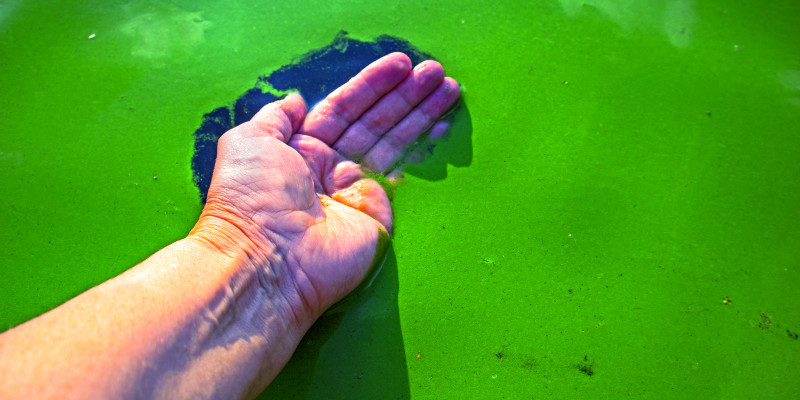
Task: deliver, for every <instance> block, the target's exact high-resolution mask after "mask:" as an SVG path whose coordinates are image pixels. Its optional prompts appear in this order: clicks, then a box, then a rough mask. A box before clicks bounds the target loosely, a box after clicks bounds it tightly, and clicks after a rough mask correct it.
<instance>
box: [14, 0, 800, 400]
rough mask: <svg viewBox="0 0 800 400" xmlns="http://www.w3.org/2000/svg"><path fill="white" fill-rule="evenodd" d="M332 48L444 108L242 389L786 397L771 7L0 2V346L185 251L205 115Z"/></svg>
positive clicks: (790, 101)
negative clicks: (406, 73) (317, 292)
mask: <svg viewBox="0 0 800 400" xmlns="http://www.w3.org/2000/svg"><path fill="white" fill-rule="evenodd" d="M341 31H346V32H347V37H349V38H352V39H353V40H359V41H365V42H368V41H372V40H374V39H375V38H378V37H380V36H381V35H390V36H392V37H396V38H401V39H403V40H406V41H408V42H409V43H411V44H413V45H414V46H416V48H418V49H420V50H421V51H423V52H426V53H429V54H431V55H433V56H435V57H436V58H437V59H438V60H439V61H440V62H441V63H442V64H443V65H444V66H445V68H446V70H447V72H448V74H449V75H450V76H453V77H454V78H456V79H457V80H458V81H459V82H461V84H462V85H463V86H462V90H463V92H464V95H463V102H462V107H461V109H460V110H459V111H458V112H457V113H456V114H454V125H453V129H452V132H451V135H452V136H451V137H450V139H448V140H447V141H445V142H443V143H439V144H438V145H437V146H436V147H435V149H434V150H433V155H432V156H431V157H429V158H428V160H427V161H425V162H424V163H422V164H418V165H414V166H411V167H409V169H408V170H409V171H408V173H407V176H406V179H405V181H404V183H403V184H402V185H401V187H400V188H398V189H397V190H396V191H395V193H394V201H393V206H394V210H395V215H396V232H395V236H394V239H393V245H392V247H391V248H390V253H389V256H388V258H387V262H386V264H385V265H384V267H383V270H382V272H381V274H380V275H379V276H378V277H377V279H376V281H375V282H374V284H373V285H372V286H370V287H369V288H368V289H366V290H365V291H363V292H362V293H359V295H358V296H355V297H354V298H353V299H352V300H351V301H350V302H349V303H347V304H346V305H345V306H343V307H341V308H340V309H338V310H337V311H336V312H333V313H330V314H328V315H326V316H325V317H323V318H322V319H321V320H320V321H318V323H317V325H315V327H314V328H312V330H311V331H310V332H309V334H308V335H307V336H306V338H305V339H304V341H303V342H302V343H301V344H300V347H299V348H298V350H297V352H296V354H295V356H294V357H293V359H292V360H291V361H290V363H289V365H288V366H287V367H286V369H285V370H284V371H283V373H282V374H281V375H280V376H279V377H278V378H277V379H276V380H275V382H274V383H273V385H272V386H271V387H270V388H268V390H267V391H266V392H265V394H264V395H263V397H264V398H299V399H300V398H302V399H305V398H324V399H336V398H343V399H344V398H347V399H353V398H355V399H371V398H412V399H443V398H444V399H462V398H471V399H497V398H508V399H529V398H541V397H545V398H597V397H601V398H623V397H630V398H642V397H646V398H659V399H662V398H676V399H685V398H712V399H714V398H719V399H722V398H724V399H737V398H743V399H745V398H759V399H781V398H797V397H798V396H800V365H798V362H797V360H798V359H800V340H798V333H800V291H798V290H797V286H798V284H800V224H798V221H800V3H797V2H793V1H775V2H769V3H761V2H748V1H734V2H731V1H706V2H699V1H697V2H695V1H691V0H653V1H632V0H618V1H601V0H588V1H578V0H550V1H539V2H489V1H479V0H475V1H468V2H413V3H397V2H389V1H373V2H354V1H342V0H328V1H298V2H260V4H259V2H237V3H234V2H224V3H222V2H210V1H200V2H197V1H191V2H190V1H176V2H148V1H143V2H131V3H128V2H119V1H102V2H100V1H97V2H90V3H86V2H64V1H52V2H32V1H17V0H0V60H2V61H0V121H2V125H0V126H1V127H2V128H0V132H1V133H0V188H2V195H0V209H2V213H0V227H2V229H0V256H2V258H0V259H1V260H2V261H0V330H5V329H8V328H10V327H12V326H15V325H18V324H20V323H22V322H24V321H25V320H28V319H30V318H33V317H35V316H36V315H39V314H41V313H43V312H45V311H47V310H49V309H51V308H53V307H55V306H57V305H58V304H60V303H62V302H64V301H66V300H67V299H69V298H71V297H73V296H75V295H76V294H78V293H80V292H82V291H84V290H86V289H87V288H89V287H91V286H93V285H96V284H98V283H100V282H102V281H104V280H106V279H108V278H110V277H112V276H115V275H116V274H118V273H120V272H121V271H123V270H125V269H127V268H128V267H130V266H132V265H134V264H136V263H137V262H139V261H141V260H142V259H144V258H145V257H147V256H148V255H149V254H151V253H152V252H154V251H155V250H157V249H159V248H161V247H163V246H164V245H166V244H168V243H170V242H171V241H174V240H176V239H179V238H180V237H182V236H183V235H185V234H186V233H187V232H188V230H189V228H190V227H191V226H192V225H193V223H194V221H195V219H196V217H197V216H198V214H199V211H200V208H201V205H202V203H201V196H200V191H199V190H198V188H197V186H196V185H195V180H194V175H193V171H192V157H193V155H194V150H195V146H194V145H195V138H194V137H193V133H194V132H195V131H197V130H198V129H199V128H200V127H201V124H202V123H203V121H204V119H203V118H204V115H206V114H207V113H209V112H211V111H212V110H215V109H218V108H219V107H225V106H233V103H234V101H235V100H236V99H237V98H239V97H240V96H241V95H242V94H243V93H245V92H246V91H247V90H248V89H250V88H253V87H254V85H255V84H256V83H257V81H258V79H259V77H263V76H267V75H269V74H270V73H272V72H273V71H275V70H277V69H279V68H280V67H282V66H286V65H290V64H292V63H293V62H294V61H297V60H298V59H300V58H301V57H302V56H303V55H306V54H308V53H309V52H312V51H315V50H318V49H322V48H324V47H325V46H328V45H330V44H331V43H332V42H333V41H334V39H335V38H336V37H337V35H338V34H339V33H340V32H341ZM90 35H94V36H92V38H91V39H90V38H89V37H90Z"/></svg>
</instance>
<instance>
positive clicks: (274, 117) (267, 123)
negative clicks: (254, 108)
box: [234, 93, 306, 143]
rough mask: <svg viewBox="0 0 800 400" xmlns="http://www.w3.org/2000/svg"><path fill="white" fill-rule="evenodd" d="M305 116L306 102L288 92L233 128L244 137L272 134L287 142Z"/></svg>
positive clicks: (295, 94) (297, 95)
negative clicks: (282, 97)
mask: <svg viewBox="0 0 800 400" xmlns="http://www.w3.org/2000/svg"><path fill="white" fill-rule="evenodd" d="M305 117H306V103H305V102H304V101H303V98H302V97H300V95H299V94H297V93H290V94H289V95H288V96H286V97H285V98H284V99H282V100H278V101H274V102H272V103H269V104H267V105H265V106H264V107H262V108H261V110H259V111H258V113H256V115H255V116H253V118H252V119H251V120H250V121H247V122H245V123H243V124H241V125H239V126H237V127H236V128H234V129H236V130H238V131H239V134H240V135H242V136H245V137H261V136H272V137H274V138H275V139H278V140H280V141H282V142H284V143H287V142H289V139H290V138H291V137H292V134H293V133H294V132H297V130H298V129H299V128H300V124H302V123H303V119H304V118H305Z"/></svg>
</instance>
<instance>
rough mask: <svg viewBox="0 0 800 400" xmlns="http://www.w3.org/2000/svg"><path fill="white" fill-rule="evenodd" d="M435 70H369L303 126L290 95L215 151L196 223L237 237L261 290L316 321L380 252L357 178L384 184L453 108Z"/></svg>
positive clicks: (364, 187)
mask: <svg viewBox="0 0 800 400" xmlns="http://www.w3.org/2000/svg"><path fill="white" fill-rule="evenodd" d="M458 96H459V89H458V84H457V83H456V82H455V81H454V80H453V79H451V78H446V77H445V75H444V70H443V69H442V67H441V65H439V63H437V62H435V61H426V62H423V63H420V64H419V65H418V66H417V67H416V68H414V69H413V70H412V68H411V61H410V60H409V58H408V57H407V56H406V55H404V54H402V53H392V54H390V55H387V56H385V57H383V58H381V59H380V60H378V61H376V62H374V63H372V64H371V65H370V66H368V67H367V68H365V69H364V70H363V71H361V72H360V73H359V74H358V75H357V76H355V77H354V78H353V79H351V80H350V81H349V82H348V83H346V84H345V85H343V86H342V87H340V88H339V89H337V90H336V91H334V92H333V93H331V94H330V95H329V96H328V97H327V98H326V99H325V100H323V101H322V102H321V103H320V104H319V105H318V106H317V107H315V108H314V109H313V110H312V111H310V112H309V113H308V115H306V106H305V104H304V102H303V99H302V98H301V97H300V96H299V95H296V94H293V95H289V96H287V97H286V98H285V99H283V100H281V101H277V102H274V103H271V104H268V105H267V106H265V107H264V108H262V109H261V111H259V112H258V114H256V116H254V117H253V119H252V120H251V121H249V122H247V123H244V124H242V125H239V126H237V127H236V128H234V129H232V130H230V131H228V132H227V133H225V134H224V135H223V136H222V137H221V138H220V140H219V143H218V156H217V161H216V165H215V168H214V176H213V178H212V181H211V186H210V188H209V192H208V201H207V203H206V206H205V208H204V209H203V214H202V215H201V224H202V223H203V221H204V220H205V221H208V220H215V221H218V222H221V223H222V225H220V224H219V223H217V224H216V225H218V226H226V227H228V228H230V229H233V230H236V231H237V234H242V233H243V234H244V235H245V236H246V237H247V238H249V241H250V242H251V244H252V248H251V249H250V250H249V251H248V253H249V256H250V258H251V259H252V260H253V265H254V266H255V268H257V269H260V271H259V276H260V277H261V279H269V280H272V281H273V282H272V283H277V284H278V287H280V288H282V290H283V291H284V292H286V293H291V294H290V295H288V296H287V298H288V299H289V301H290V302H298V303H300V304H292V308H293V309H295V310H308V312H310V314H311V315H309V316H308V317H311V318H316V317H318V316H319V314H321V313H322V312H323V311H324V310H325V309H327V308H328V307H330V306H331V305H332V304H333V303H334V302H336V301H338V300H339V299H341V298H342V297H344V296H345V295H346V294H347V293H349V292H350V291H351V290H353V289H354V288H355V287H356V286H357V285H358V284H359V282H361V280H362V279H363V278H364V276H365V274H366V273H367V270H368V269H369V267H370V265H371V264H372V263H373V260H374V259H375V258H376V257H379V256H381V253H382V251H383V249H382V248H380V244H382V243H385V242H386V241H385V240H382V238H381V236H386V235H387V233H388V232H391V230H392V210H391V207H390V204H389V200H388V198H387V196H386V193H385V192H384V190H383V189H382V188H381V186H380V185H379V184H378V183H377V182H375V181H373V180H371V179H364V174H363V172H362V170H361V165H359V164H356V163H355V162H353V161H352V160H351V159H353V158H355V159H361V160H363V161H362V163H363V164H364V166H365V167H368V168H370V169H372V170H375V171H377V172H386V171H387V170H388V169H390V168H391V167H392V166H393V165H395V163H396V162H397V160H398V159H399V158H401V156H402V154H403V152H404V150H405V149H406V148H407V147H408V145H409V144H410V143H411V142H413V141H414V140H416V138H417V137H418V136H419V135H420V134H421V133H423V132H424V131H425V130H427V129H428V128H429V127H430V125H431V124H433V123H434V122H435V121H436V120H438V119H439V117H441V116H442V115H443V114H444V113H445V112H446V111H447V110H448V109H449V108H450V107H451V106H452V105H453V103H455V101H456V100H457V99H458Z"/></svg>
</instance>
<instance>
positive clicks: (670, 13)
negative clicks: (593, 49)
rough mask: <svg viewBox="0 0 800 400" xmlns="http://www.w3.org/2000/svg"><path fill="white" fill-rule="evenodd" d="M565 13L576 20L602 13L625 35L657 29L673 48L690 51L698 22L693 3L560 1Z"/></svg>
mask: <svg viewBox="0 0 800 400" xmlns="http://www.w3.org/2000/svg"><path fill="white" fill-rule="evenodd" d="M558 2H559V3H560V4H561V7H562V8H563V9H564V12H566V13H567V15H569V16H570V17H575V16H577V15H578V14H580V13H581V12H582V10H583V9H584V8H585V7H591V8H594V9H596V10H598V11H599V12H600V13H601V14H603V15H604V16H606V17H607V18H608V19H610V20H612V21H614V23H616V24H617V25H618V26H619V27H620V28H621V29H622V31H623V32H625V33H631V32H633V31H636V30H640V29H656V30H658V31H660V32H661V33H662V34H664V35H665V36H666V37H667V39H668V40H669V42H670V43H672V45H673V46H675V47H678V48H686V47H688V46H689V45H690V44H691V41H692V38H693V36H694V32H693V31H692V27H693V26H694V23H695V22H696V20H697V16H696V14H695V12H694V1H693V0H655V1H640V0H559V1H558Z"/></svg>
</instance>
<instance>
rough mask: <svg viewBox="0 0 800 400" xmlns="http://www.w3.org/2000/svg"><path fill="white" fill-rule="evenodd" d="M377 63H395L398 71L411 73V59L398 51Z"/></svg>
mask: <svg viewBox="0 0 800 400" xmlns="http://www.w3.org/2000/svg"><path fill="white" fill-rule="evenodd" d="M378 61H382V62H392V63H395V64H396V66H397V67H398V69H403V70H406V71H411V67H413V63H412V62H411V58H409V57H408V55H406V54H405V53H401V52H399V51H396V52H394V53H389V54H387V55H385V56H383V58H381V59H379V60H378Z"/></svg>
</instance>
